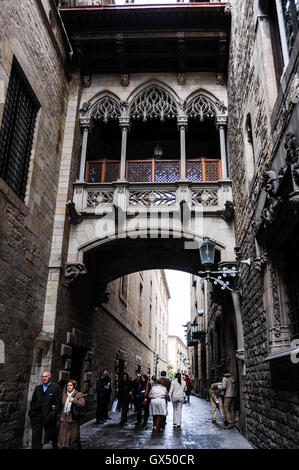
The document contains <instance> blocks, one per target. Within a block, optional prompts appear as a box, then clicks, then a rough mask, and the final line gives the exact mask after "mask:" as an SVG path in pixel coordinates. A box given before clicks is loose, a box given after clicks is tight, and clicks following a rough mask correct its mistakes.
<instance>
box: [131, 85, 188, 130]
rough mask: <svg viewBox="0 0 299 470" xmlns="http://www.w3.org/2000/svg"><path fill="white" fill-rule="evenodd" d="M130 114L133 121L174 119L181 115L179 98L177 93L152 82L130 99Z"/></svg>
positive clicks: (140, 87)
mask: <svg viewBox="0 0 299 470" xmlns="http://www.w3.org/2000/svg"><path fill="white" fill-rule="evenodd" d="M128 102H129V107H128V113H129V116H130V117H131V118H132V119H142V120H143V121H147V120H148V119H160V121H164V120H165V119H173V118H176V117H177V116H178V114H180V113H179V98H178V96H177V95H176V93H175V92H174V91H173V90H172V89H171V88H169V86H167V85H165V84H164V83H162V82H159V81H150V82H147V83H146V84H143V85H141V86H139V87H138V88H137V89H136V90H134V92H133V93H132V94H131V96H130V97H129V99H128Z"/></svg>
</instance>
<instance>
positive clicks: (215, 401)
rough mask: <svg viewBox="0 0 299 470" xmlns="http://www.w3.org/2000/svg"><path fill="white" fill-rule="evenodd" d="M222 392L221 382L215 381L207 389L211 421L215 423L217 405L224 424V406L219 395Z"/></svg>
mask: <svg viewBox="0 0 299 470" xmlns="http://www.w3.org/2000/svg"><path fill="white" fill-rule="evenodd" d="M221 393H223V392H222V382H215V383H213V384H211V386H210V389H209V395H210V402H211V408H212V423H213V424H215V423H216V416H217V405H218V406H219V411H220V414H221V418H222V421H223V423H224V424H226V417H225V413H224V407H223V399H222V396H221Z"/></svg>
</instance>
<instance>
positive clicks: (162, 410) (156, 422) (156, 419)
mask: <svg viewBox="0 0 299 470" xmlns="http://www.w3.org/2000/svg"><path fill="white" fill-rule="evenodd" d="M149 398H150V414H151V415H152V416H153V431H154V432H159V431H163V429H164V423H165V419H164V417H166V414H167V407H166V400H167V399H169V394H168V391H167V388H166V387H164V385H163V384H162V379H157V380H156V383H155V384H154V385H153V386H152V388H151V390H150V392H149Z"/></svg>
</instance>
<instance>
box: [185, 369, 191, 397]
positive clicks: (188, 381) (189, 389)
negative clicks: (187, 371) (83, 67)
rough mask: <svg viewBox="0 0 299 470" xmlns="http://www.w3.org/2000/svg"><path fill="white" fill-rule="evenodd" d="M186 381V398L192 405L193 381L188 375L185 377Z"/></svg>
mask: <svg viewBox="0 0 299 470" xmlns="http://www.w3.org/2000/svg"><path fill="white" fill-rule="evenodd" d="M184 380H185V382H186V397H187V402H188V403H190V395H191V390H192V385H191V379H190V377H189V375H186V376H185V377H184Z"/></svg>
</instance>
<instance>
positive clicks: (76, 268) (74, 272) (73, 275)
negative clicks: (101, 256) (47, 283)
mask: <svg viewBox="0 0 299 470" xmlns="http://www.w3.org/2000/svg"><path fill="white" fill-rule="evenodd" d="M86 274H87V269H86V266H85V264H83V263H67V264H66V266H65V271H64V276H65V285H66V286H67V287H69V286H70V285H71V284H73V283H74V282H75V281H76V280H77V279H78V278H79V277H81V276H84V275H86Z"/></svg>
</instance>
